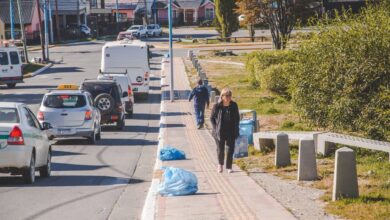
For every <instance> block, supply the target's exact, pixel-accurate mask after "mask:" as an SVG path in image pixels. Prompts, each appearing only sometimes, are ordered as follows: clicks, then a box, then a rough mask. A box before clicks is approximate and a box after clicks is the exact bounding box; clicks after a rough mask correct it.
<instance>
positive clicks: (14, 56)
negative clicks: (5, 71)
mask: <svg viewBox="0 0 390 220" xmlns="http://www.w3.org/2000/svg"><path fill="white" fill-rule="evenodd" d="M9 57H10V58H11V64H12V65H17V64H19V55H18V52H16V51H11V52H10V53H9Z"/></svg>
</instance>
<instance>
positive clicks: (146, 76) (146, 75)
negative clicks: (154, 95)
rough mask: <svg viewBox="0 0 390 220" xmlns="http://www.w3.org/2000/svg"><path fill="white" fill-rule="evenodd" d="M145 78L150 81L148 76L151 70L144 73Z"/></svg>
mask: <svg viewBox="0 0 390 220" xmlns="http://www.w3.org/2000/svg"><path fill="white" fill-rule="evenodd" d="M144 78H145V81H148V78H149V72H145V74H144Z"/></svg>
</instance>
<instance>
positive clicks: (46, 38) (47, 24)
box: [43, 0, 50, 61]
mask: <svg viewBox="0 0 390 220" xmlns="http://www.w3.org/2000/svg"><path fill="white" fill-rule="evenodd" d="M47 3H48V0H44V5H43V10H44V11H43V12H44V13H43V14H44V17H45V20H44V23H45V47H46V61H49V59H50V58H49V20H48V17H49V15H48V13H47V12H48V10H47V9H48V7H47Z"/></svg>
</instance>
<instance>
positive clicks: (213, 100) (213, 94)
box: [210, 91, 216, 103]
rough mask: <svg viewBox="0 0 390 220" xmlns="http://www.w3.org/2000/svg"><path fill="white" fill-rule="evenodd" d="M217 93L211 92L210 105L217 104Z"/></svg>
mask: <svg viewBox="0 0 390 220" xmlns="http://www.w3.org/2000/svg"><path fill="white" fill-rule="evenodd" d="M215 98H216V93H215V91H211V92H210V103H215Z"/></svg>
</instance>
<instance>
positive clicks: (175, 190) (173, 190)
mask: <svg viewBox="0 0 390 220" xmlns="http://www.w3.org/2000/svg"><path fill="white" fill-rule="evenodd" d="M163 170H164V179H163V182H162V183H161V184H160V187H159V189H158V191H159V193H160V195H163V196H184V195H192V194H195V193H196V192H197V191H198V179H197V178H196V176H195V174H193V173H191V172H189V171H186V170H183V169H180V168H175V167H163Z"/></svg>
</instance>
